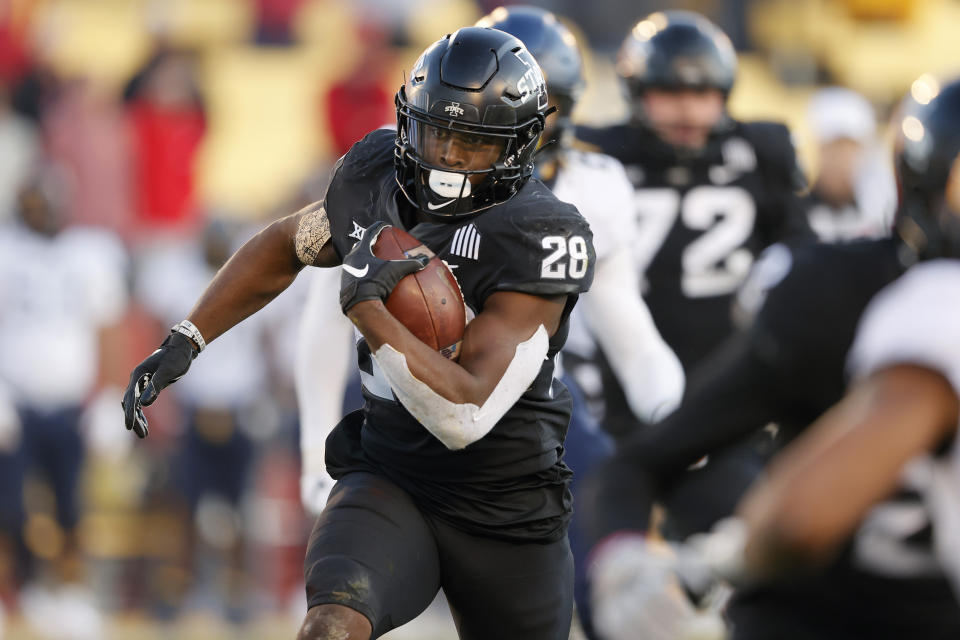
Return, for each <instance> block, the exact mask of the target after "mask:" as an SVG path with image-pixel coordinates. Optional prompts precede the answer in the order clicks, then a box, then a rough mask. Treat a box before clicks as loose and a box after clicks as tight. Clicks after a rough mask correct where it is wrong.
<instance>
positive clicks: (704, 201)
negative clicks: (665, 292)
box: [634, 185, 756, 298]
mask: <svg viewBox="0 0 960 640" xmlns="http://www.w3.org/2000/svg"><path fill="white" fill-rule="evenodd" d="M634 203H635V205H636V211H637V225H638V234H637V237H638V244H639V247H638V248H639V252H638V253H639V263H640V269H641V270H645V269H646V268H647V267H648V266H649V265H650V262H651V261H652V260H653V258H654V256H655V255H656V254H657V252H658V251H659V250H660V247H661V246H662V244H663V241H664V240H665V239H666V237H667V234H669V233H670V229H672V228H673V225H674V223H675V222H676V220H677V216H680V220H681V221H682V222H683V224H684V226H686V227H687V228H689V229H693V230H696V231H703V232H704V233H703V235H701V236H700V237H699V238H697V239H696V240H694V241H693V242H691V243H690V244H689V245H688V246H687V247H686V248H685V249H684V250H683V255H682V256H681V258H680V263H681V266H682V269H683V274H682V276H681V281H680V283H681V285H680V286H681V288H682V289H683V294H684V295H685V296H687V297H688V298H701V297H706V296H719V295H724V294H727V293H732V292H733V291H735V290H736V289H737V287H738V286H739V285H740V283H741V282H742V281H743V279H744V277H746V275H747V272H748V271H749V270H750V265H751V264H752V263H753V255H752V254H751V253H750V251H749V250H747V249H744V248H742V247H741V246H740V245H742V244H743V243H744V241H746V240H747V238H749V237H750V233H751V232H752V231H753V225H754V221H755V220H756V205H755V204H754V202H753V198H751V197H750V193H749V192H747V190H746V189H744V188H742V187H714V186H709V185H702V186H699V187H694V188H693V189H691V190H690V191H688V192H687V193H686V195H685V196H684V197H683V198H682V199H681V198H680V194H679V193H678V192H677V191H675V190H674V189H640V190H638V191H637V192H636V196H635V200H634Z"/></svg>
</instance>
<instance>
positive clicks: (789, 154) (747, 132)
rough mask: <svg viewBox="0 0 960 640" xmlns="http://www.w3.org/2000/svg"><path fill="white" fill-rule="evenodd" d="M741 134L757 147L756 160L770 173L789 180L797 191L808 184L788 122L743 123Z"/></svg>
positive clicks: (740, 128) (741, 124)
mask: <svg viewBox="0 0 960 640" xmlns="http://www.w3.org/2000/svg"><path fill="white" fill-rule="evenodd" d="M739 133H740V135H742V136H743V137H744V138H745V139H746V140H747V141H748V142H749V143H750V144H751V145H752V146H753V148H754V151H755V152H756V154H757V163H758V165H759V166H760V167H766V168H767V170H768V171H770V172H771V173H775V174H778V175H779V176H781V179H784V178H785V179H787V180H788V184H792V185H793V186H794V189H795V190H796V191H802V190H803V189H804V188H805V186H806V178H805V177H804V175H803V172H802V171H801V170H800V166H799V164H798V163H797V151H796V146H795V145H794V142H793V135H792V134H791V133H790V129H788V128H787V126H786V125H784V124H783V123H780V122H764V121H759V122H743V123H740V127H739Z"/></svg>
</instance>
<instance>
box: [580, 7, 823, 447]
mask: <svg viewBox="0 0 960 640" xmlns="http://www.w3.org/2000/svg"><path fill="white" fill-rule="evenodd" d="M736 65H737V60H736V54H735V52H734V50H733V47H732V45H731V44H730V41H729V39H728V38H727V36H726V35H725V34H724V33H723V32H722V31H721V30H720V29H719V28H717V27H716V26H715V25H713V24H712V23H711V22H710V21H709V20H707V19H706V18H704V17H702V16H700V15H698V14H695V13H690V12H686V11H666V12H661V13H655V14H653V15H651V16H649V17H647V18H645V19H644V20H641V21H640V22H639V23H638V24H637V25H636V26H635V27H634V28H633V30H632V31H631V32H630V34H629V35H628V36H627V38H626V40H625V41H624V43H623V46H622V48H621V50H620V54H619V58H618V62H617V71H618V73H619V75H620V77H621V80H622V82H623V85H624V88H625V90H626V92H627V93H628V96H629V99H630V101H631V102H630V119H629V120H628V121H627V122H625V123H623V124H618V125H615V126H611V127H606V128H602V129H591V128H585V127H580V128H578V129H577V137H578V138H579V139H580V140H581V141H582V142H584V143H587V144H588V145H589V146H591V147H593V148H598V149H599V150H600V151H602V152H603V153H606V154H609V155H611V156H613V157H615V158H617V159H618V160H620V161H621V162H622V163H623V165H624V166H625V167H626V169H627V174H628V175H629V176H630V179H631V180H632V181H633V184H634V187H635V189H636V200H635V204H636V222H637V227H636V238H635V240H634V242H635V243H636V249H635V252H636V255H637V258H638V262H639V263H640V270H641V276H642V277H643V279H644V281H645V290H644V298H645V299H646V301H647V304H648V306H649V307H650V312H651V313H652V314H653V318H654V321H655V322H656V325H657V328H658V329H659V330H660V333H661V334H662V335H663V337H664V339H665V340H666V342H667V344H669V345H670V347H671V348H672V349H673V350H674V351H675V352H676V354H677V356H678V357H679V358H680V361H681V362H682V363H683V365H684V369H685V370H686V372H687V374H688V375H689V374H690V373H691V371H692V370H693V367H694V366H695V365H696V364H697V363H698V362H699V361H700V360H701V358H703V357H704V356H706V355H707V353H709V352H710V350H711V349H712V348H713V347H715V346H716V345H718V344H719V343H720V342H721V341H722V340H723V339H724V338H726V337H727V336H728V335H729V334H730V332H731V329H732V326H731V321H730V302H731V299H732V296H733V293H734V292H735V291H736V289H737V287H738V286H739V285H740V283H741V282H742V281H743V278H744V277H745V276H746V275H747V272H748V271H749V269H750V265H751V264H752V263H753V261H754V258H755V256H756V255H758V254H759V253H760V251H762V250H763V248H765V247H766V246H768V245H770V244H772V243H774V242H777V241H779V240H783V239H785V238H792V237H795V236H801V237H805V236H808V235H809V234H810V231H809V228H808V227H807V223H806V218H805V216H804V213H803V208H802V205H801V202H800V200H799V198H798V197H797V196H796V192H797V191H798V190H799V189H800V188H801V187H802V185H803V176H802V174H801V172H800V171H799V169H798V166H797V161H796V155H795V153H794V149H793V145H792V143H791V140H790V133H789V131H788V130H787V129H786V127H784V126H783V125H781V124H776V123H772V122H753V123H744V122H739V121H737V120H734V119H733V118H731V117H730V116H729V115H728V114H727V113H726V99H727V96H728V94H729V93H730V90H731V88H732V87H733V83H734V78H735V75H736ZM603 369H604V370H606V369H607V368H606V367H603ZM604 387H605V390H606V391H605V400H606V404H607V411H606V419H605V422H606V424H605V427H606V428H607V429H608V430H610V431H611V432H613V433H620V432H623V431H625V430H627V431H628V430H629V429H630V427H631V426H632V424H633V420H632V416H631V414H630V411H629V409H628V407H627V406H626V403H625V402H624V400H623V397H622V396H623V394H622V393H621V392H620V389H619V386H618V385H617V383H616V379H615V377H613V376H612V375H604Z"/></svg>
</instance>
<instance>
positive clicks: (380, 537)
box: [304, 471, 440, 638]
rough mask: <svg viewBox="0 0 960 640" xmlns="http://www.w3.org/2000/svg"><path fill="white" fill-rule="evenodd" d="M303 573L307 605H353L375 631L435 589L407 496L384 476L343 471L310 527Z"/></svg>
mask: <svg viewBox="0 0 960 640" xmlns="http://www.w3.org/2000/svg"><path fill="white" fill-rule="evenodd" d="M304 577H305V581H306V586H307V606H308V607H315V606H317V605H321V604H339V605H344V606H347V607H349V608H351V609H353V610H355V611H358V612H360V613H362V614H363V615H364V616H366V617H367V619H368V620H369V621H370V624H371V625H372V627H373V636H372V637H374V638H376V637H377V636H379V635H381V634H383V633H386V632H387V631H389V630H390V629H393V628H394V627H398V626H400V625H402V624H405V623H407V622H409V621H410V620H412V619H413V618H415V617H416V616H418V615H419V614H420V613H421V612H422V611H423V610H424V609H426V608H427V606H428V605H429V604H430V602H431V601H433V598H434V596H435V595H436V594H437V591H438V590H439V588H440V565H439V558H438V554H437V546H436V542H435V541H434V536H433V532H432V530H431V529H430V527H429V526H428V524H427V522H426V520H425V519H424V517H423V515H422V514H421V513H420V511H419V509H418V508H417V506H416V505H415V504H414V503H413V501H412V500H411V499H410V496H409V495H408V494H407V493H406V492H404V491H403V490H401V489H400V488H399V487H397V486H396V485H394V484H393V483H392V482H390V481H389V480H388V479H386V478H385V477H383V476H380V475H377V474H373V473H367V472H362V471H358V472H353V473H349V474H347V475H345V476H343V477H342V478H341V479H340V480H339V481H338V482H337V484H336V485H335V486H334V488H333V491H332V492H331V494H330V500H329V502H327V506H326V508H325V509H324V510H323V513H321V514H320V517H319V518H317V522H316V524H315V525H314V527H313V532H312V533H311V534H310V542H309V544H308V546H307V556H306V560H305V563H304Z"/></svg>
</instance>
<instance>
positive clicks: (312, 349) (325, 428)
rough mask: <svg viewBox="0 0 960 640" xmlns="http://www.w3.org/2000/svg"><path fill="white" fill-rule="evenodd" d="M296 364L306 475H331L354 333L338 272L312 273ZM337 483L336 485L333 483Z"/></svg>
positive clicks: (302, 319)
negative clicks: (329, 443) (328, 454)
mask: <svg viewBox="0 0 960 640" xmlns="http://www.w3.org/2000/svg"><path fill="white" fill-rule="evenodd" d="M308 273H309V274H310V276H311V278H312V281H311V282H310V291H309V293H308V295H307V301H306V305H305V307H304V310H303V316H302V318H301V321H300V327H299V332H300V338H299V345H300V347H299V350H298V351H297V357H296V363H295V381H296V389H297V399H298V404H299V407H300V453H301V456H302V458H303V472H304V473H305V474H306V473H309V474H313V475H326V465H325V463H324V449H325V443H326V439H327V435H328V434H329V433H330V430H331V429H333V427H334V426H335V425H336V424H337V422H339V420H340V418H341V416H342V405H343V392H344V389H345V387H346V385H347V381H348V378H349V375H350V355H351V350H352V348H353V327H352V325H351V324H350V321H349V320H347V319H346V318H345V317H344V316H343V314H342V313H340V305H339V304H337V300H338V296H339V291H340V270H339V269H311V270H310V271H309V272H308ZM331 483H332V481H331Z"/></svg>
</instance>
